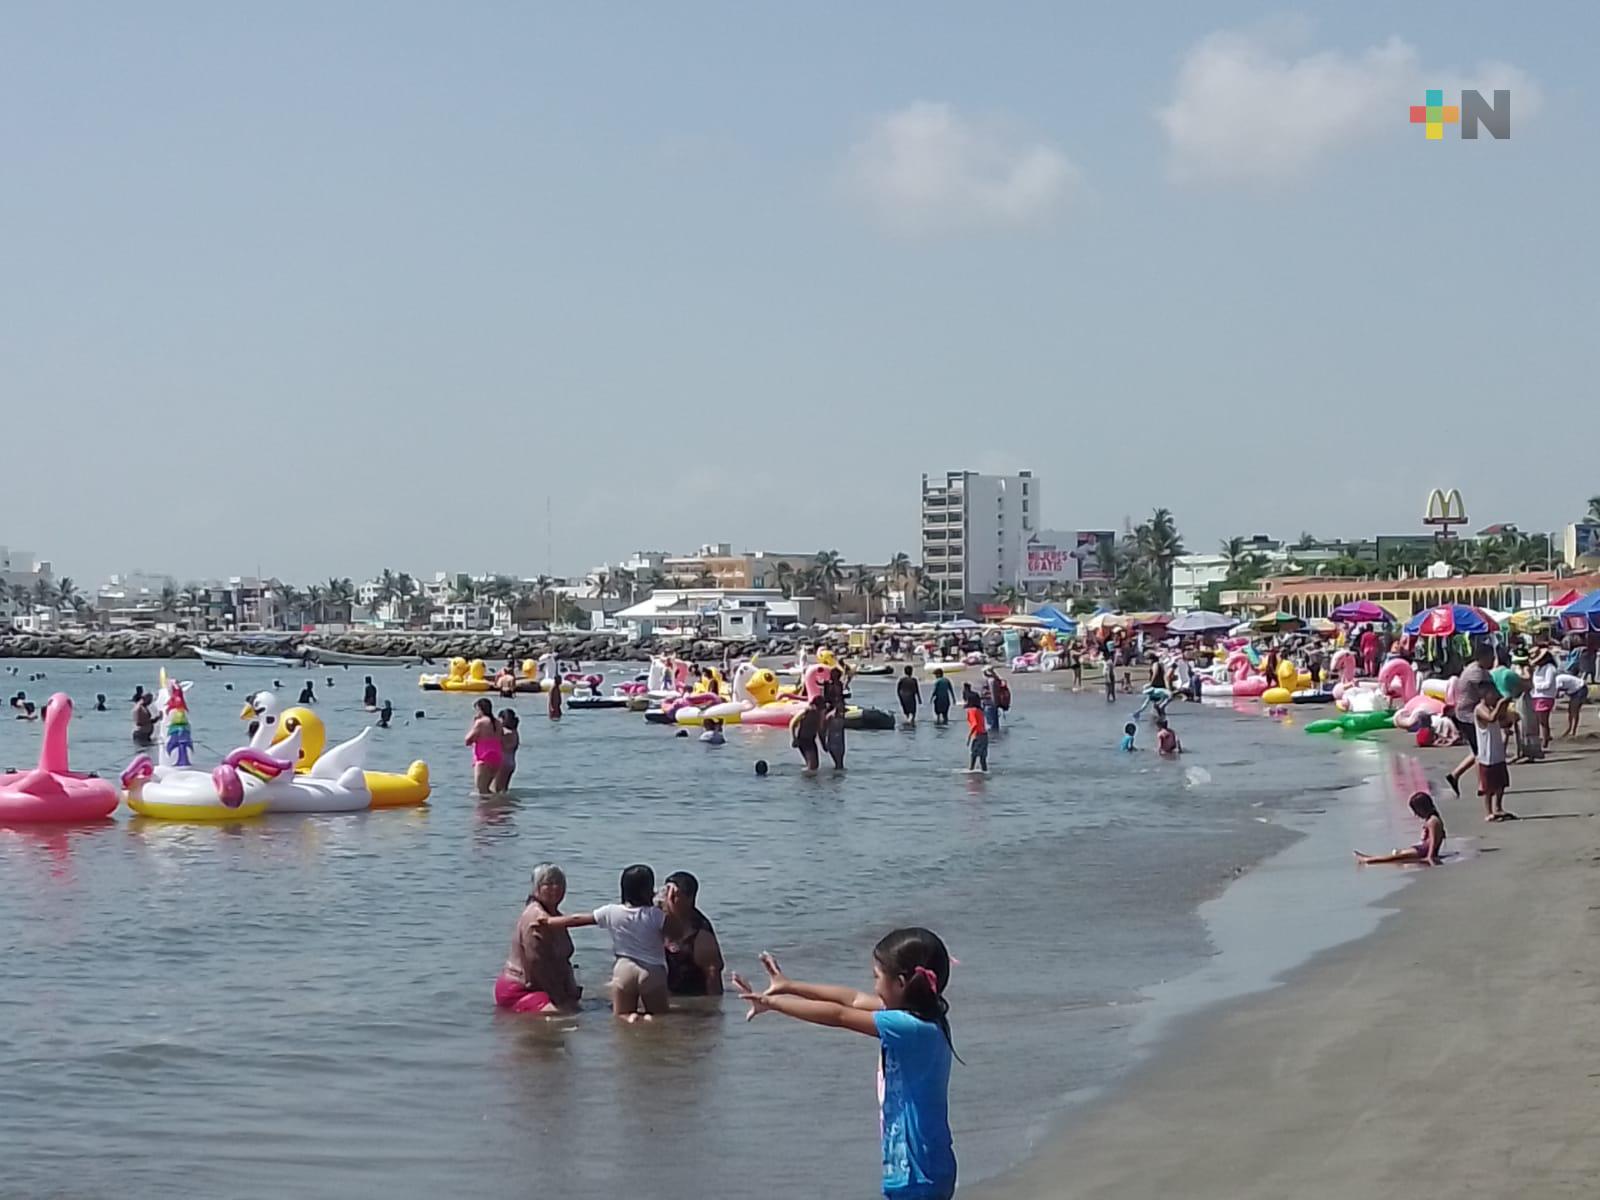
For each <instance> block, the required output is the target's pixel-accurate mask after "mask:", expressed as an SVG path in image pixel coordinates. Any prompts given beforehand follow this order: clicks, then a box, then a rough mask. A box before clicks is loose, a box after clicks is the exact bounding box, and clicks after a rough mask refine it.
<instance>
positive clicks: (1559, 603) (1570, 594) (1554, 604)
mask: <svg viewBox="0 0 1600 1200" xmlns="http://www.w3.org/2000/svg"><path fill="white" fill-rule="evenodd" d="M1582 599H1583V593H1582V592H1580V591H1579V590H1578V589H1577V588H1569V589H1568V590H1567V591H1566V592H1565V593H1563V594H1562V595H1560V596H1557V597H1556V598H1555V599H1554V600H1552V601H1550V603H1549V605H1548V607H1550V608H1565V607H1566V606H1567V605H1569V604H1576V603H1577V602H1578V601H1579V600H1582Z"/></svg>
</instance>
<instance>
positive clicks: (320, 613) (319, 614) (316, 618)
mask: <svg viewBox="0 0 1600 1200" xmlns="http://www.w3.org/2000/svg"><path fill="white" fill-rule="evenodd" d="M306 608H307V609H308V610H309V611H310V613H311V621H312V623H313V624H315V625H320V624H322V622H324V621H326V620H327V619H328V605H327V593H326V592H325V591H323V588H322V585H321V584H320V583H308V584H306Z"/></svg>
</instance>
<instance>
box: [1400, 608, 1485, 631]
mask: <svg viewBox="0 0 1600 1200" xmlns="http://www.w3.org/2000/svg"><path fill="white" fill-rule="evenodd" d="M1404 628H1405V631H1406V632H1407V633H1410V634H1417V635H1420V636H1421V637H1450V636H1451V635H1453V634H1457V633H1465V634H1469V635H1470V634H1479V633H1493V632H1494V631H1495V630H1496V629H1499V628H1500V624H1499V622H1498V621H1496V620H1495V619H1494V618H1493V617H1491V616H1490V615H1489V614H1488V613H1486V612H1484V611H1483V609H1481V608H1474V607H1473V606H1472V605H1470V604H1441V605H1439V606H1438V607H1437V608H1425V609H1423V610H1422V611H1421V612H1419V613H1418V614H1417V615H1416V616H1414V617H1412V618H1411V619H1410V620H1409V621H1407V622H1406V623H1405V626H1404Z"/></svg>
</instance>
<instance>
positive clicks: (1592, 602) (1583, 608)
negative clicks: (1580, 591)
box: [1561, 592, 1600, 632]
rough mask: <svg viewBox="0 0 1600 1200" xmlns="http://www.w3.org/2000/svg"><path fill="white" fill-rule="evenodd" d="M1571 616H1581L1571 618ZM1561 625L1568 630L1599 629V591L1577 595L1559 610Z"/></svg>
mask: <svg viewBox="0 0 1600 1200" xmlns="http://www.w3.org/2000/svg"><path fill="white" fill-rule="evenodd" d="M1572 618H1581V620H1573V619H1572ZM1561 627H1562V628H1563V629H1565V630H1568V631H1569V632H1570V631H1572V630H1574V629H1576V630H1579V631H1581V630H1583V629H1585V628H1587V629H1600V592H1590V593H1589V594H1588V595H1587V596H1579V597H1578V598H1577V599H1576V600H1574V601H1573V602H1572V603H1571V604H1569V605H1567V606H1566V607H1565V608H1563V609H1562V610H1561Z"/></svg>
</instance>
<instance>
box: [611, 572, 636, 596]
mask: <svg viewBox="0 0 1600 1200" xmlns="http://www.w3.org/2000/svg"><path fill="white" fill-rule="evenodd" d="M638 586H639V581H638V579H637V577H636V576H635V575H634V573H633V572H632V571H630V570H628V569H627V568H626V567H618V568H617V569H616V570H615V571H613V572H611V590H612V591H613V593H615V595H616V597H617V599H618V600H621V599H622V598H623V597H624V596H626V597H627V602H628V603H629V604H632V603H633V602H634V600H636V599H637V598H638V590H637V589H638Z"/></svg>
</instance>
